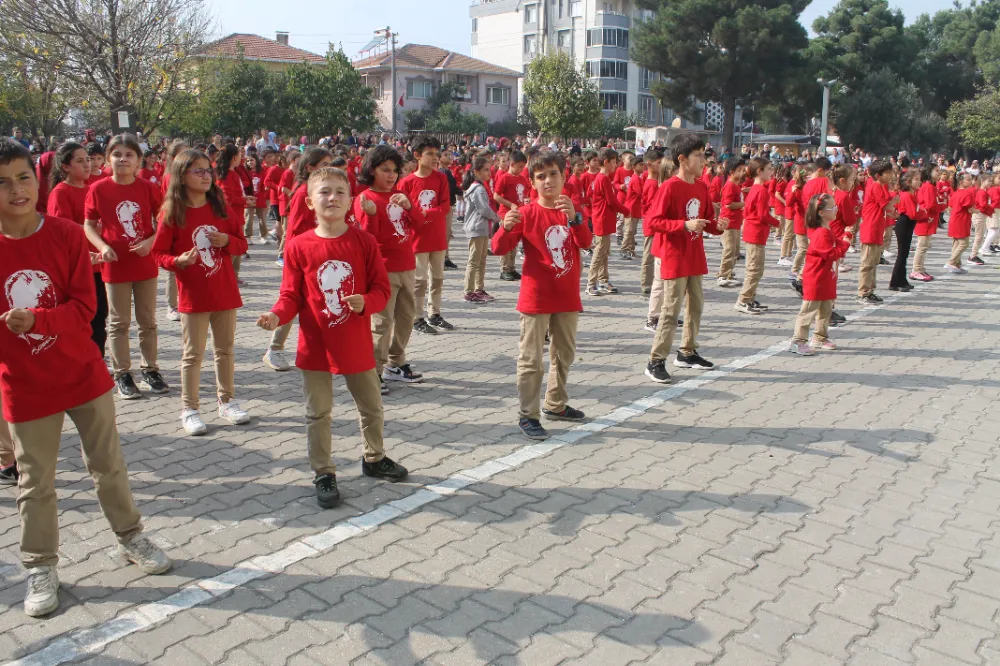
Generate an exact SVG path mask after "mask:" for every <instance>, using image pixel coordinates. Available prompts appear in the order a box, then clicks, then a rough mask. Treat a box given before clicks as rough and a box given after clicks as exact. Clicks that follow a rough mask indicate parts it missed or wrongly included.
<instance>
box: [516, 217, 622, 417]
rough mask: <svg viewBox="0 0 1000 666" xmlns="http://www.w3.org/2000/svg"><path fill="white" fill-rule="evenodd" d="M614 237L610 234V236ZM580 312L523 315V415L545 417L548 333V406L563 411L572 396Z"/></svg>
mask: <svg viewBox="0 0 1000 666" xmlns="http://www.w3.org/2000/svg"><path fill="white" fill-rule="evenodd" d="M606 238H607V239H608V240H610V238H611V237H610V236H607V237H606ZM579 316H580V313H578V312H557V313H555V314H537V315H530V314H522V315H521V341H520V345H519V351H518V357H517V395H518V400H519V401H520V403H521V408H520V411H519V414H520V416H521V417H522V418H529V419H538V418H540V417H541V411H540V403H541V395H542V375H543V373H544V368H543V367H542V362H543V361H544V356H545V349H544V347H545V333H546V331H547V332H548V333H549V381H548V387H547V389H546V391H545V409H547V410H549V411H553V412H561V411H562V410H563V409H564V408H565V407H566V401H567V400H569V395H568V394H567V392H566V380H567V378H568V377H569V367H570V366H571V365H573V358H574V357H575V356H576V325H577V320H578V319H579Z"/></svg>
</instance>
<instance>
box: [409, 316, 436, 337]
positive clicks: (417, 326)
mask: <svg viewBox="0 0 1000 666" xmlns="http://www.w3.org/2000/svg"><path fill="white" fill-rule="evenodd" d="M413 330H414V331H416V332H417V333H423V334H424V335H437V334H438V332H437V329H436V328H434V327H433V326H431V325H430V324H428V323H427V320H426V319H424V318H423V317H421V318H420V319H418V320H416V321H415V322H413Z"/></svg>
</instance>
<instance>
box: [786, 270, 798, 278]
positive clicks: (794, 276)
mask: <svg viewBox="0 0 1000 666" xmlns="http://www.w3.org/2000/svg"><path fill="white" fill-rule="evenodd" d="M788 279H789V280H798V279H799V274H798V273H796V272H795V271H788Z"/></svg>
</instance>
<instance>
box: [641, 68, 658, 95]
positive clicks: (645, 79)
mask: <svg viewBox="0 0 1000 666" xmlns="http://www.w3.org/2000/svg"><path fill="white" fill-rule="evenodd" d="M654 80H655V79H654V74H653V73H652V72H651V71H649V70H648V69H646V68H645V67H640V68H639V90H649V84H650V83H651V82H652V81H654Z"/></svg>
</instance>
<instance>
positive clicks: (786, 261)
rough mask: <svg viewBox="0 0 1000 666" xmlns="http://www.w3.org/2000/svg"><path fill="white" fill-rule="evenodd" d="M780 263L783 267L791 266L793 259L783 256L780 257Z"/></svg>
mask: <svg viewBox="0 0 1000 666" xmlns="http://www.w3.org/2000/svg"><path fill="white" fill-rule="evenodd" d="M778 265H779V266H781V267H782V268H791V267H792V260H791V259H789V258H788V257H782V258H781V259H778Z"/></svg>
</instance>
